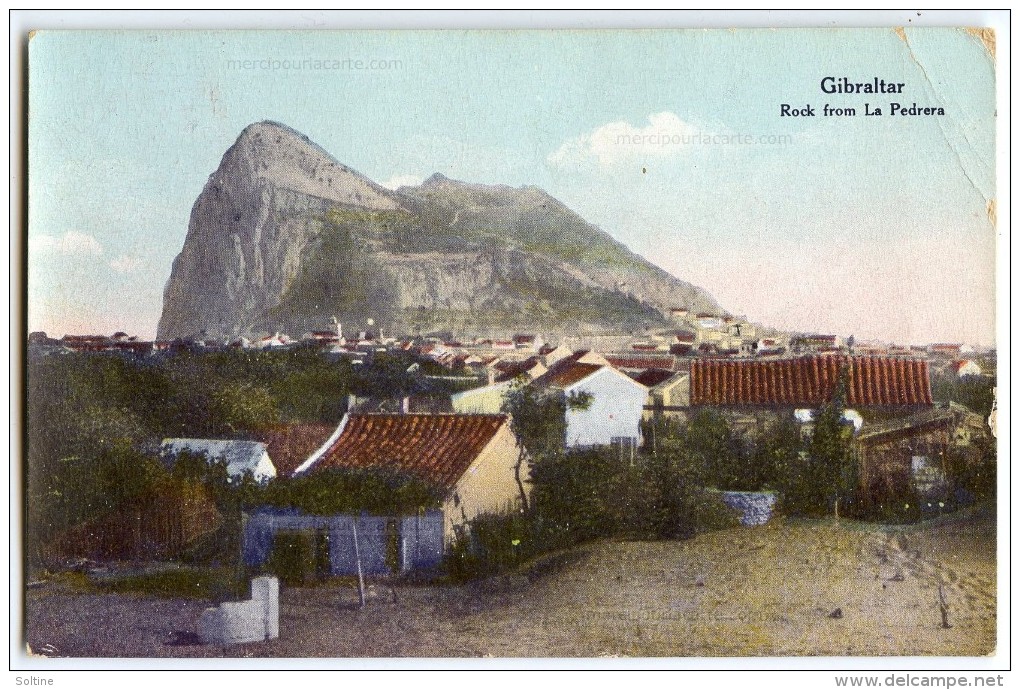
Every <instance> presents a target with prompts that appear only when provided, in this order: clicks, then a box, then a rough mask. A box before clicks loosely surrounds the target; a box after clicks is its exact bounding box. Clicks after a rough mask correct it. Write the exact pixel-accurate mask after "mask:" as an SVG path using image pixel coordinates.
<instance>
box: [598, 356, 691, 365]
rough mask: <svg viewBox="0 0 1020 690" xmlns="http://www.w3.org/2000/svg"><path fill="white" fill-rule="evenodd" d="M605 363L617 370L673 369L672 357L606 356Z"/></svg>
mask: <svg viewBox="0 0 1020 690" xmlns="http://www.w3.org/2000/svg"><path fill="white" fill-rule="evenodd" d="M606 361H608V362H609V363H610V364H612V365H613V366H614V367H616V368H617V369H675V368H676V357H674V356H673V355H639V354H634V355H606Z"/></svg>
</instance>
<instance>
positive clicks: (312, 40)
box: [29, 29, 995, 344]
mask: <svg viewBox="0 0 1020 690" xmlns="http://www.w3.org/2000/svg"><path fill="white" fill-rule="evenodd" d="M242 60H253V61H263V60H269V61H283V60H288V61H291V62H298V63H299V62H301V61H304V60H322V61H327V62H330V63H333V62H335V61H339V62H343V61H345V60H348V61H353V60H362V61H364V62H368V61H395V62H392V63H391V64H390V67H389V68H387V69H356V68H352V67H350V66H348V67H346V68H344V67H341V68H340V69H321V68H320V69H313V68H309V66H308V65H307V64H306V65H304V66H302V68H300V69H294V68H291V69H286V68H283V66H282V65H279V68H277V69H262V68H258V67H256V68H254V69H243V68H238V67H237V66H236V65H234V66H232V64H231V62H232V61H242ZM844 75H845V76H848V77H850V78H851V79H853V80H865V79H868V80H870V79H871V78H872V77H879V78H882V79H885V80H886V81H892V82H904V83H905V84H906V87H905V89H904V92H903V93H902V94H899V95H878V96H871V95H869V96H864V95H855V96H847V95H835V94H834V95H826V94H823V93H822V92H821V91H820V89H819V81H820V79H821V78H822V77H824V76H837V77H839V76H844ZM29 81H30V97H29V196H30V201H29V213H30V226H29V328H30V329H32V330H36V329H41V330H46V331H48V332H51V334H56V335H61V334H63V333H65V332H103V333H110V332H113V331H114V330H126V331H128V332H130V333H137V334H139V335H142V336H148V337H151V336H152V335H153V334H154V332H155V327H156V322H157V320H158V317H159V312H160V309H161V306H162V290H163V286H164V284H165V283H166V280H167V278H168V276H169V273H170V266H171V263H172V261H173V258H174V256H175V255H176V254H177V253H178V252H179V251H180V249H181V246H182V244H183V242H184V236H185V233H186V231H187V223H188V216H189V213H190V209H191V205H192V204H193V203H194V200H195V198H196V197H197V196H198V194H199V192H200V191H201V189H202V186H203V185H204V184H205V181H206V179H207V178H208V176H209V174H211V173H212V172H213V171H214V170H215V169H216V166H217V165H218V163H219V159H220V157H221V156H222V154H223V152H224V151H225V150H226V149H227V148H228V147H229V146H230V144H231V143H233V141H234V139H235V138H236V137H237V135H238V134H239V133H240V131H241V130H242V129H243V128H244V127H245V126H246V125H248V124H250V123H251V122H254V121H258V120H265V119H270V120H277V121H280V122H283V123H285V124H287V125H289V126H291V127H293V128H294V129H297V130H299V131H301V132H303V133H305V134H307V135H308V136H309V138H311V139H312V140H313V141H315V142H317V143H318V144H320V145H321V146H322V147H323V148H324V149H326V150H327V151H329V152H330V153H332V154H333V155H334V156H336V157H337V158H338V159H339V160H340V161H342V162H344V163H345V164H347V165H350V166H351V167H353V168H355V169H357V170H359V171H360V172H362V173H364V174H366V175H368V176H369V177H371V178H372V179H374V180H376V181H378V182H380V183H393V182H395V181H399V180H402V179H406V180H416V179H417V180H420V179H422V178H424V177H427V176H428V175H430V174H431V173H433V172H436V171H438V172H442V173H443V174H445V175H447V176H449V177H453V178H456V179H464V180H470V181H476V182H487V183H506V184H511V185H524V184H534V185H538V186H540V187H542V188H544V189H546V190H547V191H548V192H550V193H551V194H552V195H554V196H556V197H558V198H560V199H562V200H563V201H564V202H565V203H567V204H568V205H569V206H571V207H572V208H573V209H574V210H576V211H577V212H578V213H580V214H581V215H582V216H583V217H584V218H586V219H587V220H589V221H591V222H593V223H596V224H598V225H600V226H601V227H602V228H603V229H604V230H606V231H608V232H609V233H610V234H612V235H613V236H615V237H616V238H618V239H619V240H621V241H623V242H624V243H626V244H627V245H628V246H630V247H631V248H632V249H634V250H635V251H637V252H639V253H641V254H643V255H644V256H646V257H647V258H649V259H650V260H652V261H654V262H655V263H657V264H659V265H661V266H663V267H664V268H666V269H667V270H670V271H671V272H673V273H674V274H676V275H677V276H678V277H680V278H683V279H685V280H690V281H691V282H694V283H696V284H699V285H701V286H702V287H704V288H706V289H707V290H709V291H710V292H711V293H712V294H713V295H715V297H716V298H717V299H718V300H719V301H720V302H721V304H722V305H723V306H724V307H725V308H727V309H729V310H730V311H733V312H735V313H739V314H746V315H747V316H748V317H749V318H751V319H752V320H757V321H760V322H765V323H769V324H772V325H776V326H780V327H785V328H790V329H797V330H819V331H826V332H833V333H838V334H841V335H849V334H851V333H852V334H855V335H856V336H857V337H858V339H866V338H883V339H888V340H896V341H899V342H904V343H906V342H913V343H923V342H930V341H964V342H970V343H973V344H992V343H993V342H994V278H993V269H994V231H993V228H992V226H991V224H990V222H989V220H988V217H987V213H986V208H987V204H988V202H989V200H991V199H992V198H993V197H994V193H995V181H994V149H995V146H994V108H995V103H994V71H993V67H992V61H991V59H990V57H989V56H988V55H987V53H986V52H985V49H984V47H983V45H982V44H981V42H980V41H979V40H978V39H977V38H975V37H973V36H971V35H969V34H967V33H965V32H963V31H958V30H951V29H947V30H939V29H914V30H911V29H908V30H906V33H905V40H904V38H901V37H900V36H898V35H897V34H896V33H895V32H894V31H893V30H885V29H873V30H849V29H821V30H782V31H773V30H736V31H724V30H715V31H705V30H692V31H679V32H665V31H636V32H613V31H591V32H584V31H562V32H553V31H531V32H505V33H499V32H464V31H448V32H445V33H429V32H421V33H400V32H393V31H376V32H365V33H334V32H319V33H310V32H277V33H268V32H267V33H246V32H219V33H208V32H190V33H189V32H176V33H159V32H144V31H138V32H113V31H109V32H94V33H80V32H79V33H74V32H68V33H61V32H43V33H39V34H37V35H36V36H35V38H34V39H33V40H32V41H31V43H30V78H29ZM891 101H897V102H902V103H904V104H907V105H909V104H911V103H913V102H916V103H917V104H919V105H922V106H924V105H929V106H942V107H944V108H945V109H946V115H945V116H944V117H909V116H907V117H895V118H894V117H890V116H885V115H884V116H883V117H874V118H869V117H863V116H862V115H861V114H860V113H861V112H862V111H863V104H864V103H865V102H869V103H871V105H872V106H875V105H876V104H877V105H879V106H880V107H882V109H883V111H887V110H888V108H887V106H888V103H889V102H891ZM781 103H790V104H792V105H798V104H800V105H803V104H808V103H810V104H812V105H814V106H815V108H816V110H818V111H820V109H821V107H822V105H823V104H825V103H831V104H833V105H837V106H847V105H852V106H856V107H857V108H858V116H857V117H854V118H841V119H836V118H823V117H821V116H820V115H821V113H820V112H819V113H818V114H819V117H814V118H797V119H794V118H781V117H780V116H779V112H780V111H779V106H780V104H781ZM621 134H624V135H640V134H652V135H657V136H663V135H665V136H667V137H673V139H672V141H674V142H679V143H668V145H666V146H657V145H645V146H640V145H633V144H632V145H626V144H621V143H620V140H619V136H620V135H621ZM709 135H717V139H716V141H718V135H723V136H732V135H742V136H743V135H747V136H749V137H750V138H751V140H752V143H750V144H746V145H736V144H724V143H714V144H712V143H710V144H700V143H697V142H700V141H703V140H704V138H705V137H707V136H709ZM683 137H686V138H683ZM761 137H766V138H768V137H772V139H766V140H761Z"/></svg>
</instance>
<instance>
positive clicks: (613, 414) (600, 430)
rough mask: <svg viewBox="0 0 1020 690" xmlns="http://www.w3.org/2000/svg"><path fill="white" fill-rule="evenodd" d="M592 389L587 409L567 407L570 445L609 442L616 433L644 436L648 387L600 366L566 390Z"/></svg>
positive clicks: (616, 435) (567, 441) (606, 443)
mask: <svg viewBox="0 0 1020 690" xmlns="http://www.w3.org/2000/svg"><path fill="white" fill-rule="evenodd" d="M564 392H565V393H566V394H567V395H568V396H570V395H572V394H577V393H582V392H583V393H588V394H590V395H591V396H592V397H593V400H592V404H591V406H590V407H589V408H588V409H587V410H571V409H570V408H569V407H568V408H567V415H566V422H567V438H566V443H567V447H573V446H604V445H609V443H610V442H611V440H612V439H613V438H614V437H619V436H623V437H627V438H634V439H640V438H641V415H642V412H643V410H644V405H645V401H646V400H647V399H648V388H646V387H645V386H642V385H641V384H640V383H638V382H637V381H635V380H633V379H632V378H630V377H629V376H627V375H626V374H623V373H621V372H619V371H617V370H615V369H612V368H610V367H604V368H602V369H599V370H598V371H596V372H595V373H594V374H592V375H591V376H589V377H588V378H586V379H583V380H582V381H578V382H577V383H575V384H574V385H573V386H570V387H569V388H567V389H566V390H565V391H564Z"/></svg>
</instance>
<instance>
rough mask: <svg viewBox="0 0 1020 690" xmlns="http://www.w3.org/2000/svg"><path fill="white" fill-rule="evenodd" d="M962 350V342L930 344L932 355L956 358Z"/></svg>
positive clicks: (930, 353) (929, 350) (929, 348)
mask: <svg viewBox="0 0 1020 690" xmlns="http://www.w3.org/2000/svg"><path fill="white" fill-rule="evenodd" d="M962 350H963V345H962V344H961V343H932V344H931V345H929V346H928V354H929V355H931V356H932V357H943V358H949V359H955V358H959V356H960V354H961V352H962Z"/></svg>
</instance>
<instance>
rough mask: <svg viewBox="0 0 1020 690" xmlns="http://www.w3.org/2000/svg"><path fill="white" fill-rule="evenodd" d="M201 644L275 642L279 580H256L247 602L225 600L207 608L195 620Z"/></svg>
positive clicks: (277, 633) (253, 581)
mask: <svg viewBox="0 0 1020 690" xmlns="http://www.w3.org/2000/svg"><path fill="white" fill-rule="evenodd" d="M198 636H199V638H200V639H201V640H202V643H203V644H221V645H222V644H237V643H239V642H258V641H260V640H275V639H276V638H278V637H279V636H280V581H279V580H277V579H276V578H275V577H269V576H266V577H256V578H255V579H254V580H252V581H251V599H248V600H245V601H227V602H224V603H222V604H220V605H219V606H216V607H213V608H208V609H206V610H205V611H203V612H202V616H201V617H200V618H199V619H198Z"/></svg>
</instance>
